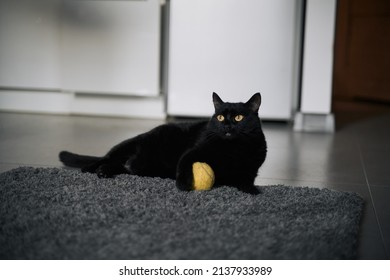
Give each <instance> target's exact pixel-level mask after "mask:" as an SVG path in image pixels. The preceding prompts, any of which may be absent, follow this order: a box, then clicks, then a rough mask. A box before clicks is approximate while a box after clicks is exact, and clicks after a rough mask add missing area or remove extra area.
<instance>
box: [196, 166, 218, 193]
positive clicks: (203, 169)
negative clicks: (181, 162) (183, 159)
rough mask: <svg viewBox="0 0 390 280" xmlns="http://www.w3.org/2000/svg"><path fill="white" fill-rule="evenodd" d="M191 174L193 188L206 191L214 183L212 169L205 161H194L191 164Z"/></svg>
mask: <svg viewBox="0 0 390 280" xmlns="http://www.w3.org/2000/svg"><path fill="white" fill-rule="evenodd" d="M192 174H193V177H194V181H193V184H192V186H193V188H194V190H197V191H207V190H210V189H211V187H212V186H213V185H214V179H215V177H214V171H213V169H211V167H210V165H208V164H207V163H205V162H195V163H194V164H193V165H192Z"/></svg>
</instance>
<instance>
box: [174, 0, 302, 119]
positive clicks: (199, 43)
mask: <svg viewBox="0 0 390 280" xmlns="http://www.w3.org/2000/svg"><path fill="white" fill-rule="evenodd" d="M170 2H171V3H170V36H169V47H170V49H169V64H168V65H169V78H168V107H167V108H168V114H170V115H176V116H209V115H210V114H211V113H212V112H213V106H212V101H211V95H212V92H213V91H215V92H217V93H218V94H219V95H220V96H221V98H222V99H223V100H224V101H231V102H236V101H244V102H245V101H247V100H248V99H249V98H250V97H251V96H252V95H253V94H254V93H256V92H261V94H262V100H263V104H262V107H261V109H260V116H262V117H263V118H267V119H290V118H291V116H292V107H293V100H294V94H296V88H297V81H298V79H297V77H298V76H297V71H298V67H297V66H298V64H299V63H298V62H299V61H298V53H299V48H298V46H299V42H300V36H299V35H300V25H299V21H300V17H299V9H300V5H299V4H300V3H301V1H292V0H273V1H268V0H213V1H210V0H196V1H194V0H171V1H170Z"/></svg>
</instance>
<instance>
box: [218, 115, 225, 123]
mask: <svg viewBox="0 0 390 280" xmlns="http://www.w3.org/2000/svg"><path fill="white" fill-rule="evenodd" d="M224 119H225V117H224V116H223V115H218V116H217V120H218V121H220V122H223V121H224Z"/></svg>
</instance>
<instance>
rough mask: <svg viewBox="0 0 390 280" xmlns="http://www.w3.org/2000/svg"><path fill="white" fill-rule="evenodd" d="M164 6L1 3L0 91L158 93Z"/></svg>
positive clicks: (70, 0) (44, 0) (69, 0)
mask: <svg viewBox="0 0 390 280" xmlns="http://www.w3.org/2000/svg"><path fill="white" fill-rule="evenodd" d="M160 11H161V7H160V1H159V0H147V1H88V0H85V1H74V0H62V1H59V0H35V1H30V0H3V1H0V87H1V88H3V89H4V88H7V89H27V90H29V89H34V90H41V89H45V90H58V91H61V90H62V91H72V92H82V93H95V94H96V93H104V94H115V95H118V94H119V95H133V96H134V95H137V96H158V95H159V93H160V82H159V79H160V28H161V27H160Z"/></svg>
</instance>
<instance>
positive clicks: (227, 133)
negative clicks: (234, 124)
mask: <svg viewBox="0 0 390 280" xmlns="http://www.w3.org/2000/svg"><path fill="white" fill-rule="evenodd" d="M224 132H225V136H228V137H229V136H232V128H231V126H230V125H225V127H224Z"/></svg>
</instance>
